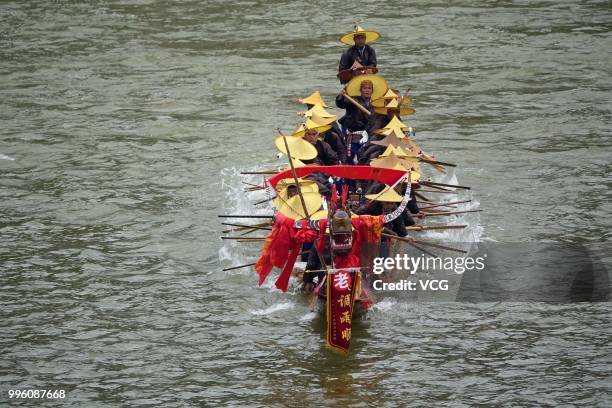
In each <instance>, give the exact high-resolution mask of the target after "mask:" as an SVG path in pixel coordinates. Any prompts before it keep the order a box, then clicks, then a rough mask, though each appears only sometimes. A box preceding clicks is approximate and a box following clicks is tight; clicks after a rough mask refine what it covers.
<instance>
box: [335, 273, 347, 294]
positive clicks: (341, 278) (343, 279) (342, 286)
mask: <svg viewBox="0 0 612 408" xmlns="http://www.w3.org/2000/svg"><path fill="white" fill-rule="evenodd" d="M334 287H335V288H336V289H337V290H339V291H340V292H344V291H346V290H348V289H349V288H350V287H351V275H350V274H349V273H348V272H346V271H338V272H336V273H335V274H334Z"/></svg>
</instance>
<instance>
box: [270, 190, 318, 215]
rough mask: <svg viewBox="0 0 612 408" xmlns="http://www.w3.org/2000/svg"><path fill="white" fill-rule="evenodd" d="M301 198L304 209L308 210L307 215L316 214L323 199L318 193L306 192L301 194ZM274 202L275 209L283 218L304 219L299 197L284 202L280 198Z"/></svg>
mask: <svg viewBox="0 0 612 408" xmlns="http://www.w3.org/2000/svg"><path fill="white" fill-rule="evenodd" d="M302 196H303V197H304V201H305V203H306V209H307V210H308V214H309V215H310V214H314V213H316V212H317V211H318V210H319V208H321V204H323V197H321V195H320V194H319V193H314V192H306V193H302ZM274 201H275V205H276V208H277V209H278V211H279V212H280V213H281V214H283V215H284V216H286V217H289V218H293V219H295V220H299V219H302V218H306V214H305V212H304V207H302V200H301V199H300V196H299V195H295V196H293V197H291V198H288V199H286V200H284V201H283V200H281V199H280V197H277V198H276V199H275V200H274Z"/></svg>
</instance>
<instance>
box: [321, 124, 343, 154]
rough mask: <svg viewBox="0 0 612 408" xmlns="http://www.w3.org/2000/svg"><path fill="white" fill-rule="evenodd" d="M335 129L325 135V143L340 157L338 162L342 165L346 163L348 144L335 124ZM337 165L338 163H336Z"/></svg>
mask: <svg viewBox="0 0 612 408" xmlns="http://www.w3.org/2000/svg"><path fill="white" fill-rule="evenodd" d="M334 125H335V126H334V127H332V128H331V129H330V130H328V131H327V132H325V133H323V135H322V136H323V141H324V142H325V143H327V144H328V145H329V147H331V149H332V150H333V151H334V152H335V153H336V155H337V156H338V160H340V162H341V163H342V164H345V163H346V144H345V142H344V138H343V137H342V131H341V130H340V128H339V127H338V125H336V123H335V122H334ZM334 164H337V163H334Z"/></svg>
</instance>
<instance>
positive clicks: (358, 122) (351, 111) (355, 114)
mask: <svg viewBox="0 0 612 408" xmlns="http://www.w3.org/2000/svg"><path fill="white" fill-rule="evenodd" d="M353 99H355V100H356V101H357V102H358V103H359V104H360V105H361V106H363V107H365V108H366V109H368V110H369V111H370V112H371V111H372V109H373V108H372V105H371V104H370V102H371V101H370V102H368V103H366V102H365V100H364V99H363V98H362V97H361V96H355V97H354V98H353ZM336 106H337V107H339V108H340V109H345V110H346V114H345V115H344V116H343V117H341V118H340V119H339V120H338V122H340V124H341V125H343V126H344V127H345V128H346V129H348V130H349V132H355V131H359V130H366V129H367V128H368V125H369V123H370V116H371V115H370V116H368V115H367V114H366V113H365V112H362V111H361V109H359V108H358V107H356V106H355V105H353V104H352V103H351V102H349V101H347V100H346V99H344V96H342V95H338V96H337V97H336Z"/></svg>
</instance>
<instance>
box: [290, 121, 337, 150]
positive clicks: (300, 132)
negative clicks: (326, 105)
mask: <svg viewBox="0 0 612 408" xmlns="http://www.w3.org/2000/svg"><path fill="white" fill-rule="evenodd" d="M310 129H316V130H317V132H319V133H323V132H327V131H328V130H329V129H331V125H320V124H318V123H316V122H315V121H313V120H312V119H306V122H304V123H302V124H300V125H299V126H298V128H297V129H296V130H295V132H293V133H292V134H291V136H293V137H300V138H301V137H304V134H305V133H306V131H307V130H310ZM289 149H291V146H289Z"/></svg>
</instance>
